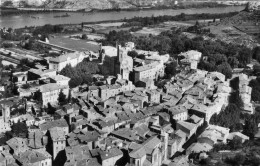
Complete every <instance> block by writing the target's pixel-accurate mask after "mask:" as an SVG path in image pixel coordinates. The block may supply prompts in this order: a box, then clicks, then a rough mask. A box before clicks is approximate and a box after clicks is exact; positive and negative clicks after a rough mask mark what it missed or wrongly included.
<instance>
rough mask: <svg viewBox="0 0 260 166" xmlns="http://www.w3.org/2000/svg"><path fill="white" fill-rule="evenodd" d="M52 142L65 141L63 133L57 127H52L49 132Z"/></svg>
mask: <svg viewBox="0 0 260 166" xmlns="http://www.w3.org/2000/svg"><path fill="white" fill-rule="evenodd" d="M49 131H50V135H51V139H52V141H61V140H66V138H65V134H64V131H63V130H62V129H61V128H59V127H53V128H51V129H50V130H49Z"/></svg>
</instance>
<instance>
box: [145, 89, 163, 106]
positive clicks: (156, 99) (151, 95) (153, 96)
mask: <svg viewBox="0 0 260 166" xmlns="http://www.w3.org/2000/svg"><path fill="white" fill-rule="evenodd" d="M146 94H147V96H148V101H149V102H150V103H160V101H161V92H160V91H159V90H156V89H154V90H148V91H146Z"/></svg>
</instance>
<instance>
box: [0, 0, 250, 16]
mask: <svg viewBox="0 0 260 166" xmlns="http://www.w3.org/2000/svg"><path fill="white" fill-rule="evenodd" d="M234 6H245V5H234ZM218 7H223V8H226V7H230V5H225V4H219V3H215V2H205V3H192V4H179V5H173V6H154V7H136V8H123V9H122V8H117V9H103V10H101V9H52V8H8V7H0V16H2V17H3V16H11V15H21V14H41V13H60V12H73V13H86V14H89V13H95V12H120V11H149V10H166V9H173V10H179V9H193V8H194V9H201V8H218Z"/></svg>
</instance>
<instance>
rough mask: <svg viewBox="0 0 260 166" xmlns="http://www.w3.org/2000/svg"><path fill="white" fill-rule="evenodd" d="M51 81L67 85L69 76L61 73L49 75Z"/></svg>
mask: <svg viewBox="0 0 260 166" xmlns="http://www.w3.org/2000/svg"><path fill="white" fill-rule="evenodd" d="M50 78H51V83H56V84H58V85H61V86H68V85H69V81H70V78H69V77H66V76H63V75H55V76H51V77H50Z"/></svg>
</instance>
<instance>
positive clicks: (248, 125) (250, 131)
mask: <svg viewBox="0 0 260 166" xmlns="http://www.w3.org/2000/svg"><path fill="white" fill-rule="evenodd" d="M257 131H258V123H257V122H256V120H255V118H254V117H249V118H248V119H246V120H245V125H244V130H243V133H244V134H245V135H247V136H248V137H250V138H251V139H252V138H254V136H255V134H256V133H257Z"/></svg>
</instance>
